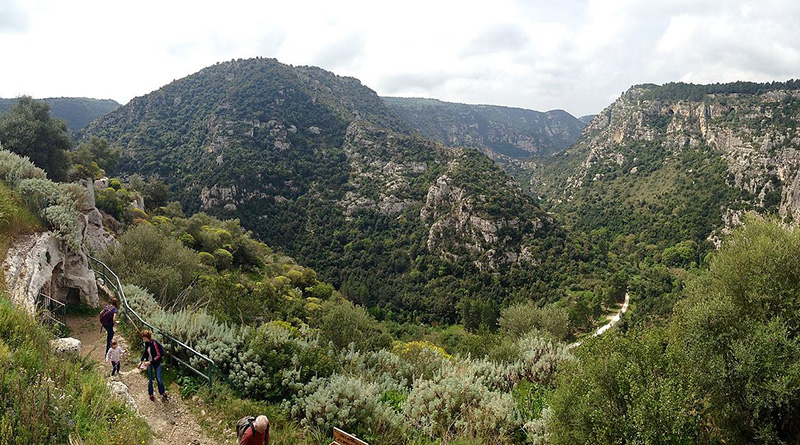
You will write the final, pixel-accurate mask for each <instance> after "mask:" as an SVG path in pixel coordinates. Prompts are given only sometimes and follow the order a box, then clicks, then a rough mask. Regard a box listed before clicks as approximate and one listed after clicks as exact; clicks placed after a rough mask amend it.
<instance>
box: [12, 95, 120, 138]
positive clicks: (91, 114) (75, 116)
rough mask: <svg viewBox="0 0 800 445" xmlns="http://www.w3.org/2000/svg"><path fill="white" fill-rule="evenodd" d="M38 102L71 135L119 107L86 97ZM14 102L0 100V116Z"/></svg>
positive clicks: (112, 101)
mask: <svg viewBox="0 0 800 445" xmlns="http://www.w3.org/2000/svg"><path fill="white" fill-rule="evenodd" d="M38 100H41V101H44V102H47V103H49V104H50V114H52V115H53V117H56V118H59V119H64V120H65V121H66V122H67V129H69V131H70V132H73V133H74V132H76V131H79V130H81V129H83V128H84V127H86V126H87V125H89V123H90V122H92V121H93V120H95V119H97V118H98V117H100V116H102V115H104V114H106V113H108V112H111V111H113V110H116V109H117V108H119V107H120V106H121V105H120V104H119V103H118V102H117V101H115V100H111V99H90V98H88V97H49V98H45V99H38ZM16 102H17V99H0V114H3V113H6V112H7V111H8V110H9V109H11V107H12V106H13V105H14V104H15V103H16Z"/></svg>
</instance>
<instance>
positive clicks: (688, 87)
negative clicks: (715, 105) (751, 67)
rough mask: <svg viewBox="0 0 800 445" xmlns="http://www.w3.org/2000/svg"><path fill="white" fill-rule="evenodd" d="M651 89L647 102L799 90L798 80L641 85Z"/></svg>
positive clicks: (647, 95) (799, 82) (694, 99)
mask: <svg viewBox="0 0 800 445" xmlns="http://www.w3.org/2000/svg"><path fill="white" fill-rule="evenodd" d="M641 86H643V87H651V88H650V89H649V90H648V91H647V93H646V94H645V95H644V97H643V98H644V99H647V100H665V101H671V100H691V101H703V100H705V99H707V98H708V95H709V94H747V95H760V94H764V93H767V92H770V91H777V90H797V89H800V80H794V79H792V80H788V81H786V82H768V83H757V82H743V81H739V82H730V83H712V84H708V85H697V84H693V83H684V82H669V83H665V84H664V85H660V86H658V85H641Z"/></svg>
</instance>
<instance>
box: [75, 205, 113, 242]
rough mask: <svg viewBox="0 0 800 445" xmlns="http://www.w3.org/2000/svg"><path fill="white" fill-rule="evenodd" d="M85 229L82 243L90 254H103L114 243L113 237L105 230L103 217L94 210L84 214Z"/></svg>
mask: <svg viewBox="0 0 800 445" xmlns="http://www.w3.org/2000/svg"><path fill="white" fill-rule="evenodd" d="M85 217H86V229H85V231H84V233H83V243H84V244H85V245H86V247H87V248H89V251H90V252H104V251H105V250H106V249H107V248H108V246H110V245H112V244H114V243H116V239H115V238H114V235H113V234H111V233H110V232H109V231H108V230H106V229H105V226H104V225H103V215H102V214H101V213H100V211H99V210H97V209H96V208H92V209H91V210H89V211H88V212H87V213H86V214H85Z"/></svg>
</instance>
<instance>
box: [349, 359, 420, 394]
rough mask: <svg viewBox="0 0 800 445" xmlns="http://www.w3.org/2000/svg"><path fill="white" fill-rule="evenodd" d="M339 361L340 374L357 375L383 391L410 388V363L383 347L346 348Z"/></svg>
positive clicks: (411, 368)
mask: <svg viewBox="0 0 800 445" xmlns="http://www.w3.org/2000/svg"><path fill="white" fill-rule="evenodd" d="M341 363H342V371H341V372H340V373H341V374H345V375H350V376H357V377H359V378H361V379H362V380H364V381H365V382H370V383H375V384H377V385H378V386H380V387H381V388H382V389H383V390H384V391H386V390H406V389H410V388H411V383H412V382H413V381H414V378H415V370H414V367H413V366H412V365H411V363H409V362H408V361H407V360H403V359H402V358H400V357H399V356H398V355H396V354H392V353H391V352H389V351H387V350H385V349H380V350H378V351H358V350H355V349H348V350H347V351H346V352H345V353H344V355H343V356H342V358H341Z"/></svg>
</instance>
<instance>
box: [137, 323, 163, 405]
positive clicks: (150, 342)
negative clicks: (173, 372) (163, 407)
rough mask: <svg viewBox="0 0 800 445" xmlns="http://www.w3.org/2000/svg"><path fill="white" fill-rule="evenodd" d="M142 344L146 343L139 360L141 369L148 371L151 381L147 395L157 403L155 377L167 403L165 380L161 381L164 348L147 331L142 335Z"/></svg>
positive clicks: (160, 392) (148, 384) (159, 390)
mask: <svg viewBox="0 0 800 445" xmlns="http://www.w3.org/2000/svg"><path fill="white" fill-rule="evenodd" d="M140 335H141V337H142V342H144V352H143V353H142V358H141V360H139V369H147V378H148V379H149V380H150V381H149V382H148V383H147V394H148V395H149V396H150V400H151V401H155V400H156V399H155V397H154V396H153V376H155V378H156V382H157V383H158V393H159V394H161V397H163V398H164V401H165V402H166V401H167V400H168V398H167V391H166V390H165V389H164V380H162V379H161V361H162V359H163V358H164V347H163V346H161V343H159V342H157V341H156V340H155V339H154V338H153V333H152V332H150V331H149V330H147V329H145V330H143V331H142V333H141V334H140Z"/></svg>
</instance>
